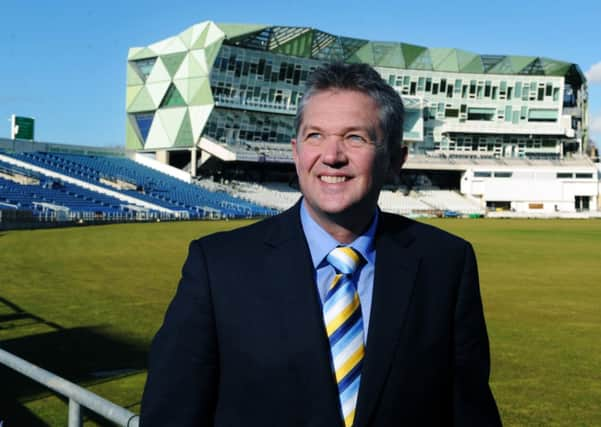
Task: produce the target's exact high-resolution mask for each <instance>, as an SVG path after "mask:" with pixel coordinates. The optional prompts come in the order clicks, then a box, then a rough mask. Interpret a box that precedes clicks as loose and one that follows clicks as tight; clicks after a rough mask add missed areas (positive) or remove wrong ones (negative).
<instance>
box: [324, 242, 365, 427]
mask: <svg viewBox="0 0 601 427" xmlns="http://www.w3.org/2000/svg"><path fill="white" fill-rule="evenodd" d="M361 260H362V258H361V256H360V255H359V254H358V253H357V252H355V250H354V249H352V248H350V247H338V248H336V249H334V250H333V251H332V252H330V254H329V255H328V257H327V261H328V262H329V263H330V264H331V265H332V266H333V267H334V268H335V269H336V273H337V274H336V277H334V280H333V281H332V284H331V285H330V288H329V289H328V293H327V295H326V298H325V302H324V306H323V315H324V322H325V325H326V331H327V333H328V338H329V339H330V350H331V353H332V362H333V367H334V372H335V374H336V382H337V383H338V396H339V399H340V406H341V408H342V417H343V419H344V425H345V427H350V426H351V425H352V424H353V419H354V418H355V407H356V405H357V396H358V393H359V383H360V381H361V365H362V361H363V355H364V354H365V346H364V344H363V319H362V317H361V303H360V302H359V295H358V294H357V287H356V284H355V283H354V282H353V280H352V277H351V276H352V274H353V273H354V272H355V270H356V269H357V267H358V266H359V264H360V263H361Z"/></svg>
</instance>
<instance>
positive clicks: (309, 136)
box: [305, 132, 321, 141]
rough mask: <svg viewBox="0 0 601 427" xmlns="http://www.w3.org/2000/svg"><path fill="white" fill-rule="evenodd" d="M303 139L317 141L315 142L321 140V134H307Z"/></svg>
mask: <svg viewBox="0 0 601 427" xmlns="http://www.w3.org/2000/svg"><path fill="white" fill-rule="evenodd" d="M305 139H308V140H310V141H317V140H319V139H321V134H320V133H319V132H311V133H309V134H307V136H306V137H305Z"/></svg>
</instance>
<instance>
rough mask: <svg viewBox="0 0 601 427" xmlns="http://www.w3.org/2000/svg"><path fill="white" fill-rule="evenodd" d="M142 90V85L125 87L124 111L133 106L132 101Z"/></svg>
mask: <svg viewBox="0 0 601 427" xmlns="http://www.w3.org/2000/svg"><path fill="white" fill-rule="evenodd" d="M143 88H144V86H143V85H137V86H128V87H127V90H126V92H125V108H126V109H129V108H130V106H131V105H132V104H133V102H134V100H135V99H136V98H137V97H138V95H139V94H140V91H141V90H142V89H143Z"/></svg>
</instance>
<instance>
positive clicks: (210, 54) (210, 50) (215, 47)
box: [204, 41, 222, 71]
mask: <svg viewBox="0 0 601 427" xmlns="http://www.w3.org/2000/svg"><path fill="white" fill-rule="evenodd" d="M221 44H222V42H221V41H219V42H217V43H213V44H212V45H209V46H207V47H206V48H205V49H204V51H205V57H206V61H207V67H208V70H209V71H210V70H211V68H212V67H213V63H214V62H215V58H217V54H218V53H219V50H220V49H221Z"/></svg>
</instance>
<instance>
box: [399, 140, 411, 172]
mask: <svg viewBox="0 0 601 427" xmlns="http://www.w3.org/2000/svg"><path fill="white" fill-rule="evenodd" d="M408 155H409V150H408V149H407V146H406V145H402V146H401V158H400V159H399V169H401V168H402V167H403V165H404V164H405V162H406V161H407V156H408Z"/></svg>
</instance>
